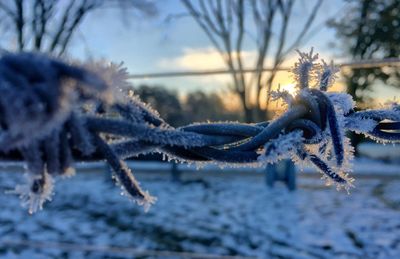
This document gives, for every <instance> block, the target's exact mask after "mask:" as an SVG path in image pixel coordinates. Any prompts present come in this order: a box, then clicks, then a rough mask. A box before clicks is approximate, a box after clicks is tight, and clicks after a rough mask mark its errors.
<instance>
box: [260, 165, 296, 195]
mask: <svg viewBox="0 0 400 259" xmlns="http://www.w3.org/2000/svg"><path fill="white" fill-rule="evenodd" d="M265 171H266V172H265V173H266V176H265V177H266V183H267V186H268V187H269V188H273V187H274V184H275V182H276V181H282V182H284V183H285V184H286V186H287V188H288V190H289V191H294V190H296V168H295V166H294V164H293V162H292V161H291V160H288V159H287V160H284V161H280V162H278V163H275V164H268V165H267V167H266V169H265Z"/></svg>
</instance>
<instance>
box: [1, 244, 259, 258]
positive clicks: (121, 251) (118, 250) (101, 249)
mask: <svg viewBox="0 0 400 259" xmlns="http://www.w3.org/2000/svg"><path fill="white" fill-rule="evenodd" d="M0 244H2V245H4V246H25V247H32V248H39V249H40V248H42V249H51V248H56V249H60V250H64V251H71V250H72V251H85V252H98V253H107V254H114V255H123V256H129V257H131V256H134V257H142V256H146V257H148V256H150V257H153V256H156V257H160V258H165V257H171V256H172V257H179V258H208V259H250V258H255V257H245V256H227V255H213V254H203V253H201V254H200V253H193V252H176V251H155V250H142V249H135V248H129V247H116V246H107V245H103V246H98V245H84V244H77V243H66V242H41V241H31V240H2V241H1V242H0Z"/></svg>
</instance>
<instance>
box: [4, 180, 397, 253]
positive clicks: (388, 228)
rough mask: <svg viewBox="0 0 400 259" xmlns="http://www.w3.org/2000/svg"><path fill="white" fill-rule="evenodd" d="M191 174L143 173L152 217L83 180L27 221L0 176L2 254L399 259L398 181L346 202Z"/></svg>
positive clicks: (361, 183)
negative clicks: (178, 179) (178, 180)
mask: <svg viewBox="0 0 400 259" xmlns="http://www.w3.org/2000/svg"><path fill="white" fill-rule="evenodd" d="M189 174H190V179H189V178H188V179H189V181H187V182H186V183H185V184H174V183H171V182H169V174H168V173H165V174H164V175H163V174H158V173H151V172H148V173H140V172H139V173H138V174H137V177H138V178H139V179H140V180H141V183H142V186H143V187H144V188H145V189H148V190H149V191H150V192H151V193H152V194H153V195H155V196H157V197H158V201H157V203H156V204H155V205H154V206H153V207H152V208H151V209H150V211H149V212H148V213H144V212H143V210H142V208H141V207H138V206H136V205H134V204H132V203H131V202H129V201H128V200H127V198H126V197H123V196H121V195H120V191H119V189H118V188H116V187H115V186H114V185H113V184H112V183H111V181H110V180H108V179H109V178H108V177H106V176H105V174H102V173H82V174H78V175H76V176H75V177H73V178H70V179H66V180H63V181H59V182H57V185H56V195H55V196H54V198H53V201H52V202H50V203H47V204H45V209H44V211H41V212H38V213H36V214H34V215H32V216H31V215H29V214H28V213H27V211H26V209H23V208H21V207H20V205H19V200H18V198H17V197H15V196H12V195H6V194H3V193H4V191H5V190H7V189H11V188H13V187H14V186H15V183H16V181H22V180H23V179H22V174H20V173H0V204H1V210H0V257H1V258H3V257H4V258H83V257H85V258H99V257H100V258H101V257H106V256H117V257H129V258H132V257H135V258H219V257H216V255H220V256H222V255H225V256H226V255H230V256H242V257H257V258H400V191H399V190H400V178H393V179H391V180H388V179H387V178H386V179H358V180H356V186H357V187H356V188H355V189H353V190H352V192H351V194H350V195H347V194H346V193H345V192H343V191H342V192H337V191H336V190H335V188H331V187H325V186H324V185H323V182H322V181H321V180H319V179H318V178H309V177H300V178H299V189H298V190H297V191H295V192H292V193H290V192H288V191H287V190H286V188H284V187H283V186H280V185H278V186H277V187H276V188H274V189H273V190H269V189H267V188H266V186H265V184H264V178H263V176H262V175H261V174H252V175H251V176H243V175H241V176H240V177H239V176H237V175H235V174H234V175H232V176H229V175H228V174H229V173H227V174H225V173H224V174H223V175H220V176H218V175H216V174H213V175H212V176H210V175H207V174H202V173H201V172H199V173H189ZM185 176H186V175H185V174H184V177H185ZM196 179H197V180H196ZM154 251H158V252H154ZM211 255H213V256H214V257H213V256H211ZM196 256H197V257H196ZM221 258H223V257H221ZM226 258H228V257H226Z"/></svg>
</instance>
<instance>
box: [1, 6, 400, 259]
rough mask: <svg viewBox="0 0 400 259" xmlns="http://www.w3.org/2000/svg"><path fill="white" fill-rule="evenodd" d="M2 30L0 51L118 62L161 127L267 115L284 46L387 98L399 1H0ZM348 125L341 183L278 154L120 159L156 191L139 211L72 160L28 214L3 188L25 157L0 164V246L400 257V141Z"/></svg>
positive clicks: (372, 95)
mask: <svg viewBox="0 0 400 259" xmlns="http://www.w3.org/2000/svg"><path fill="white" fill-rule="evenodd" d="M0 31H1V35H2V37H1V38H0V48H1V50H2V51H3V52H4V51H38V52H45V53H49V54H51V55H53V56H56V57H61V58H64V59H73V60H79V61H85V60H103V61H105V62H114V63H117V64H119V63H120V62H123V66H124V67H126V68H127V71H128V72H129V73H130V83H131V84H132V88H133V90H134V93H135V94H137V95H139V96H140V98H141V99H142V100H143V101H144V102H146V103H149V104H150V105H151V106H152V107H153V108H154V109H155V110H157V111H158V112H159V113H160V114H161V116H162V117H163V118H164V119H165V120H166V121H167V122H169V123H170V124H171V125H173V126H181V125H185V124H188V123H191V122H201V121H226V120H228V121H241V122H260V121H264V120H268V119H271V118H274V116H277V115H279V114H280V113H281V112H282V111H283V109H284V105H283V103H280V102H278V101H273V100H271V98H270V93H271V91H274V90H277V89H284V90H287V91H289V92H290V93H295V89H294V84H293V78H292V76H291V74H290V67H291V66H292V65H293V64H294V62H296V60H297V53H296V51H295V50H296V49H299V50H301V51H305V52H308V51H309V50H310V49H311V48H312V47H313V48H314V51H315V52H317V53H319V54H320V57H321V58H323V59H324V60H325V61H326V62H330V61H331V60H334V61H335V64H338V65H340V68H341V70H340V73H339V75H338V78H337V80H336V82H335V84H334V86H333V87H332V89H330V90H331V91H343V92H347V93H349V94H351V95H352V96H353V98H354V100H355V101H356V102H357V109H368V108H379V107H383V106H384V105H387V104H388V103H391V102H399V97H400V90H399V89H400V73H399V66H400V44H399V41H400V1H398V0H332V1H328V0H310V1H306V0H252V1H251V0H231V1H230V0H221V1H218V0H215V1H214V0H212V1H208V0H198V1H197V0H165V1H150V0H79V1H76V0H65V1H55V0H29V1H28V0H4V1H0ZM349 137H350V138H351V140H352V142H353V144H354V146H355V147H356V155H357V157H356V159H355V162H354V164H355V166H354V173H353V174H354V175H355V178H356V179H357V180H356V183H355V185H356V188H355V189H354V190H352V193H351V195H350V196H348V195H347V194H346V193H343V192H337V191H336V190H335V189H334V188H332V187H325V186H324V185H323V184H324V182H323V181H321V180H320V179H319V177H320V175H318V173H316V172H314V171H313V170H312V169H311V168H304V169H302V170H300V169H294V168H293V166H292V165H291V164H288V163H286V162H285V163H282V164H279V165H277V166H275V167H273V168H267V169H266V168H258V169H254V168H247V169H246V168H240V169H236V168H233V169H230V168H226V169H220V168H219V167H213V166H206V167H204V168H203V169H201V170H198V171H197V170H195V168H194V167H193V166H186V165H176V164H173V163H164V162H162V161H161V159H160V157H158V156H152V157H139V158H138V159H136V160H134V161H131V162H130V166H132V168H133V170H134V171H135V172H136V175H137V177H138V179H139V180H140V181H141V182H142V186H144V188H145V189H148V190H149V191H150V192H151V193H152V194H154V195H156V196H157V197H158V202H157V203H156V205H155V206H154V207H152V208H151V210H150V212H148V213H144V212H143V211H142V208H140V207H137V206H135V205H132V204H131V203H129V202H128V201H127V200H126V198H125V197H120V195H119V191H118V188H113V183H112V181H111V179H110V172H109V170H108V168H107V167H106V166H105V165H104V164H102V163H79V164H78V175H77V176H75V177H74V178H72V179H67V180H65V181H62V183H60V184H58V185H57V187H56V194H57V195H56V196H55V197H54V199H53V201H52V202H50V203H48V204H46V206H45V210H44V211H41V212H39V213H37V214H35V215H32V216H30V215H28V213H27V211H25V210H24V209H22V208H20V206H19V200H18V198H17V197H14V196H10V195H5V194H3V193H4V191H5V190H9V189H12V188H13V186H15V183H16V182H21V181H22V172H23V171H24V170H23V164H22V163H19V162H15V161H13V162H11V161H3V162H1V167H2V169H1V170H0V178H1V181H0V188H1V192H2V193H1V194H0V200H1V204H2V205H1V206H2V210H1V211H0V257H4V258H27V257H31V258H83V257H85V258H86V257H88V258H101V257H107V258H108V257H116V258H125V257H128V258H132V257H133V258H253V257H255V258H331V257H337V258H361V257H363V258H396V257H400V194H399V192H398V190H399V188H400V148H399V146H394V145H387V146H382V145H379V144H375V143H372V142H370V141H369V140H367V139H364V138H363V137H361V136H359V135H355V134H352V135H349ZM267 171H268V172H267Z"/></svg>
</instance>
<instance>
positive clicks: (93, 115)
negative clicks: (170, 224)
mask: <svg viewBox="0 0 400 259" xmlns="http://www.w3.org/2000/svg"><path fill="white" fill-rule="evenodd" d="M299 54H300V58H299V61H298V62H297V63H296V64H295V66H294V68H293V69H292V72H293V74H294V78H295V80H296V85H297V87H298V91H297V93H296V94H295V96H292V95H291V94H289V93H288V92H287V91H277V92H275V93H273V96H272V97H273V98H274V99H283V100H284V101H285V102H286V104H287V107H285V109H286V111H285V112H284V113H283V114H281V115H280V116H279V117H277V118H275V119H274V120H272V121H269V122H261V123H257V124H243V123H237V122H215V123H209V122H206V123H195V124H191V125H187V126H183V127H180V128H174V127H172V126H170V125H168V123H166V122H165V121H164V120H163V119H162V118H160V115H159V114H158V113H157V112H156V111H154V110H153V109H151V108H150V107H149V106H148V105H146V104H144V103H142V102H141V101H140V100H139V99H138V98H137V97H136V96H135V95H134V93H133V92H132V91H131V90H129V88H130V87H131V85H130V83H129V81H128V78H129V74H128V72H127V70H126V69H125V68H124V67H123V65H122V63H121V64H114V63H110V64H107V63H105V62H91V63H90V64H86V65H83V66H81V67H78V66H77V65H71V64H66V63H64V62H61V61H58V60H54V59H51V58H48V57H46V56H43V55H38V54H33V53H20V54H6V55H4V56H3V57H1V59H0V110H1V113H0V127H1V128H0V151H1V152H3V153H4V152H7V151H11V150H12V151H16V152H19V154H20V155H22V157H23V159H24V160H25V161H26V163H27V168H28V182H27V184H26V185H18V186H17V187H16V189H15V190H14V191H13V193H16V194H18V195H19V196H20V197H21V199H22V201H23V204H24V205H25V206H27V207H28V208H29V212H30V213H34V212H36V211H37V210H39V209H41V208H42V206H43V203H44V202H45V201H46V200H50V198H51V195H52V193H53V178H54V177H57V176H60V177H65V176H69V175H70V174H71V173H72V172H74V159H76V158H77V159H86V158H90V159H103V160H105V161H106V162H107V163H108V165H109V166H110V167H111V168H112V170H113V177H114V178H115V179H116V181H117V183H118V184H119V185H120V186H121V188H122V191H123V193H124V194H125V195H126V196H128V197H129V198H130V199H132V200H133V201H134V202H136V203H137V204H139V205H142V206H143V207H144V209H145V210H147V209H148V208H149V207H150V205H151V204H153V203H154V202H155V200H156V199H155V198H154V197H152V196H151V195H150V194H149V193H148V192H147V191H144V190H143V189H142V188H141V186H140V184H139V182H138V181H137V180H136V178H135V176H134V174H133V172H132V171H131V169H130V168H128V166H127V165H126V163H125V162H124V159H128V158H130V157H133V156H137V155H139V154H146V153H151V152H159V153H162V154H163V156H164V157H165V158H166V159H167V160H174V161H178V162H185V163H195V164H196V165H199V166H202V165H205V164H207V163H214V164H217V165H219V166H221V167H226V166H234V167H237V166H265V164H267V163H275V162H277V161H279V160H280V159H283V158H291V159H292V160H293V161H294V162H295V163H296V164H297V165H300V166H301V165H303V164H305V163H307V164H310V165H313V166H314V167H315V168H316V169H317V170H318V171H319V172H321V173H322V175H323V178H324V179H326V181H327V184H332V183H334V184H336V186H337V188H338V189H340V188H344V189H346V190H348V189H349V188H351V187H353V181H354V179H353V178H351V177H350V176H349V172H351V171H352V170H351V160H352V157H353V147H352V146H351V145H350V141H349V139H347V138H346V137H345V133H346V131H347V130H351V131H355V132H358V133H363V134H364V135H366V136H368V137H371V138H373V139H374V140H377V141H380V142H390V143H396V142H400V106H399V105H398V104H393V103H391V104H390V105H388V107H385V108H383V109H379V110H366V111H357V112H356V111H354V101H353V100H352V98H351V96H350V95H347V94H344V93H327V92H326V90H327V89H328V88H329V87H330V86H331V85H332V84H333V82H334V80H335V78H336V75H335V74H336V72H337V71H338V69H337V68H336V67H335V66H333V64H332V63H330V64H329V65H328V64H327V63H326V62H324V61H322V63H318V55H317V54H314V53H313V51H312V50H311V51H310V52H309V53H302V52H299ZM90 71H91V72H90ZM310 86H313V87H310ZM5 156H7V154H5Z"/></svg>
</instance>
